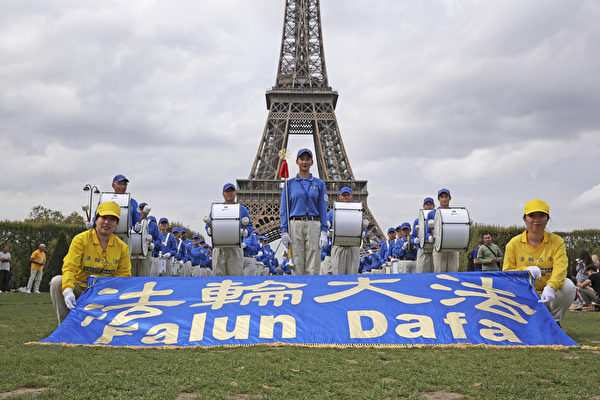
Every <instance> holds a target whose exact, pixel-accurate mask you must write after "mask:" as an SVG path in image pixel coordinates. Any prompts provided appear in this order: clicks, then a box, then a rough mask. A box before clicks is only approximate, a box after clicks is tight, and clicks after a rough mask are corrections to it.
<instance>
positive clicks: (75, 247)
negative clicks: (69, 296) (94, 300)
mask: <svg viewBox="0 0 600 400" xmlns="http://www.w3.org/2000/svg"><path fill="white" fill-rule="evenodd" d="M90 275H95V276H121V277H127V276H131V260H130V259H129V247H128V246H127V244H125V242H123V241H122V240H121V239H119V238H118V237H117V236H115V235H114V234H113V235H111V237H110V239H109V240H108V245H107V246H106V250H105V251H104V250H102V247H100V240H99V239H98V234H97V233H96V230H95V229H90V230H88V231H85V232H82V233H80V234H78V235H76V236H75V237H74V238H73V241H72V242H71V246H70V247H69V252H68V253H67V255H66V256H65V258H64V259H63V267H62V289H63V290H65V289H67V288H71V289H73V288H74V287H75V284H78V285H79V286H81V287H82V288H83V289H85V288H86V287H87V278H88V277H89V276H90Z"/></svg>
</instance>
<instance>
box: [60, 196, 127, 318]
mask: <svg viewBox="0 0 600 400" xmlns="http://www.w3.org/2000/svg"><path fill="white" fill-rule="evenodd" d="M120 217H121V207H120V206H119V205H118V204H117V203H115V202H114V201H108V202H104V203H100V204H99V205H98V208H97V209H96V215H95V218H94V221H95V224H94V225H95V226H94V228H92V229H89V230H87V231H85V232H82V233H80V234H78V235H76V236H75V237H74V238H73V240H72V241H71V245H70V247H69V252H68V253H67V255H66V256H65V258H64V261H63V267H62V275H57V276H55V277H54V278H52V280H51V281H50V297H51V298H52V305H53V306H54V309H55V310H56V316H57V317H58V323H59V324H61V323H62V322H63V321H64V319H65V318H66V317H67V315H68V314H69V312H70V311H71V309H73V308H74V307H75V305H76V304H77V298H79V296H80V295H81V293H83V291H84V290H85V289H86V288H87V278H88V277H89V276H91V275H95V276H120V277H127V276H131V260H130V259H129V247H127V244H125V242H123V241H122V240H121V239H119V238H118V237H117V236H116V235H115V234H114V233H113V232H114V231H115V229H117V225H118V224H119V218H120Z"/></svg>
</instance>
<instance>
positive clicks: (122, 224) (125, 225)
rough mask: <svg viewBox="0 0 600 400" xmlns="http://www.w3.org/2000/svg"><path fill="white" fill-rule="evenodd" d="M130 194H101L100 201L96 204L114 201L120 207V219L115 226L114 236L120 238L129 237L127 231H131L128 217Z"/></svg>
mask: <svg viewBox="0 0 600 400" xmlns="http://www.w3.org/2000/svg"><path fill="white" fill-rule="evenodd" d="M130 198H131V194H129V193H123V194H117V193H113V192H102V193H100V199H99V200H98V204H100V203H104V202H105V201H114V202H115V203H117V204H118V205H119V206H120V207H121V217H120V218H119V224H118V225H117V229H115V232H114V234H115V235H118V236H121V235H125V236H129V231H130V229H131V218H130V217H129V204H130Z"/></svg>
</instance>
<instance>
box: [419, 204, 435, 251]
mask: <svg viewBox="0 0 600 400" xmlns="http://www.w3.org/2000/svg"><path fill="white" fill-rule="evenodd" d="M431 211H433V210H425V209H420V210H419V215H418V218H419V222H418V224H419V230H418V232H417V235H418V237H419V247H421V248H423V249H431V248H433V243H429V242H427V241H426V240H425V234H426V233H427V215H429V213H430V212H431ZM434 232H435V231H434Z"/></svg>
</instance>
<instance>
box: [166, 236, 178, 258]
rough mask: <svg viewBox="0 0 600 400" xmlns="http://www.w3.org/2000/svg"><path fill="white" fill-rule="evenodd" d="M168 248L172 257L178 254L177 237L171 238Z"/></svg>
mask: <svg viewBox="0 0 600 400" xmlns="http://www.w3.org/2000/svg"><path fill="white" fill-rule="evenodd" d="M168 246H169V248H170V250H169V253H171V255H172V256H174V255H175V253H177V241H176V240H175V237H174V236H173V235H171V236H169V243H168ZM163 253H164V252H163Z"/></svg>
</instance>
